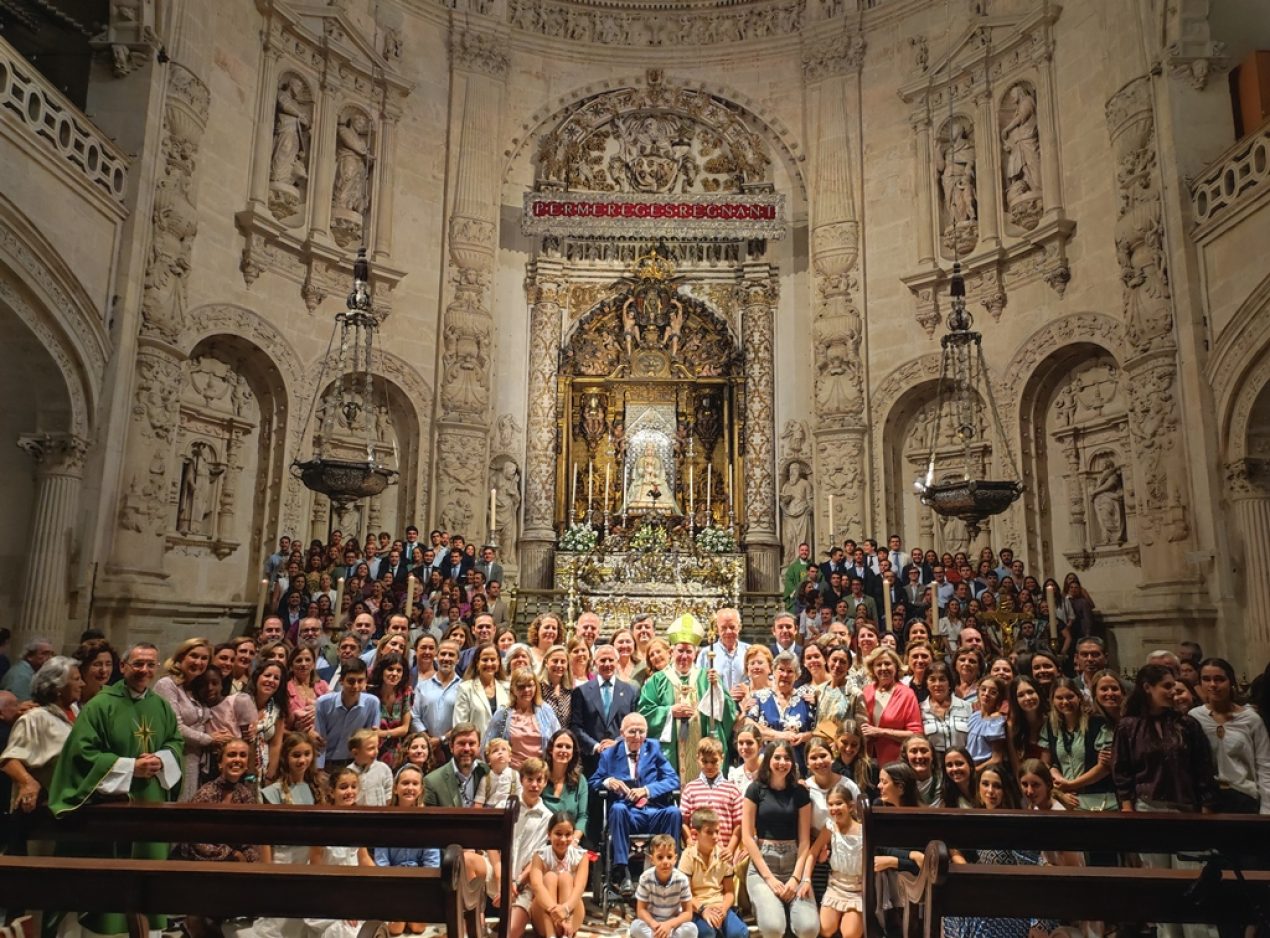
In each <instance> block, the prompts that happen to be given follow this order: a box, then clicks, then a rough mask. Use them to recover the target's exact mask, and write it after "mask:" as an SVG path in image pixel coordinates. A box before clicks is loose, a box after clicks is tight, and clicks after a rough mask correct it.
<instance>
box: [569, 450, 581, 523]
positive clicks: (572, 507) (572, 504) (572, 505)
mask: <svg viewBox="0 0 1270 938" xmlns="http://www.w3.org/2000/svg"><path fill="white" fill-rule="evenodd" d="M579 471H580V470H579V468H578V464H577V463H576V462H575V463H574V464H573V496H572V497H571V498H570V499H569V515H570V517H572V515H573V513H574V512H575V511H577V510H578V475H579Z"/></svg>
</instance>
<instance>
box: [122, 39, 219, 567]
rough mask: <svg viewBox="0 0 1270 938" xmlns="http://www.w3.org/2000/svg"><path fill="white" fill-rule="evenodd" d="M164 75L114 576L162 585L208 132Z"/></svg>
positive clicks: (186, 88)
mask: <svg viewBox="0 0 1270 938" xmlns="http://www.w3.org/2000/svg"><path fill="white" fill-rule="evenodd" d="M167 68H168V83H167V95H166V97H165V99H164V106H163V136H162V146H161V149H160V153H159V166H160V169H159V172H158V175H157V179H158V181H157V183H156V186H155V193H154V207H153V210H152V212H151V230H150V247H149V251H148V257H147V261H146V271H145V279H144V285H143V293H142V298H141V325H140V329H139V336H138V341H137V360H136V371H135V384H134V388H135V390H134V398H133V403H132V419H131V421H130V422H129V426H128V441H127V444H126V466H127V468H125V469H124V479H123V496H122V498H121V499H120V506H119V518H118V533H117V537H116V543H115V551H114V558H115V559H114V562H113V563H112V565H111V566H112V569H113V570H114V571H115V572H119V573H125V574H130V575H137V576H141V577H160V578H161V577H162V576H163V572H162V571H163V556H164V552H165V544H164V541H163V535H164V534H165V533H166V532H167V531H170V530H172V529H173V528H174V527H175V520H176V519H175V515H174V514H173V506H174V492H175V488H176V485H177V484H178V481H179V480H178V478H177V475H176V467H177V465H178V464H177V460H176V458H175V453H174V451H173V446H174V443H175V440H176V431H177V423H178V420H179V409H178V401H179V398H180V393H181V384H182V381H183V380H184V376H183V373H182V368H181V364H182V362H183V361H184V359H185V355H184V353H183V352H182V351H181V349H180V342H181V339H182V335H183V333H184V330H185V326H186V319H185V308H186V290H187V280H188V278H189V271H190V254H191V252H192V250H193V247H194V238H195V236H196V235H197V233H198V209H197V206H196V202H197V177H196V175H195V168H196V166H197V159H198V150H199V143H200V142H201V140H202V137H203V130H204V128H205V127H206V126H207V114H208V107H209V104H210V98H209V94H208V90H207V86H206V85H204V84H203V82H202V81H201V80H200V79H199V78H198V77H197V76H196V75H195V74H194V73H193V72H191V71H190V70H189V69H187V68H185V67H184V66H183V65H181V64H179V63H177V62H171V63H169V65H168V66H167Z"/></svg>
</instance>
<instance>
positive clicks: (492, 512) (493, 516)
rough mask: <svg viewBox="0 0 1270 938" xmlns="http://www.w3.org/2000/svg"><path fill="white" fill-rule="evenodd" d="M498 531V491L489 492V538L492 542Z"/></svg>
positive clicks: (491, 490)
mask: <svg viewBox="0 0 1270 938" xmlns="http://www.w3.org/2000/svg"><path fill="white" fill-rule="evenodd" d="M497 530H498V489H490V490H489V536H490V539H491V540H492V539H493V537H494V532H495V531H497Z"/></svg>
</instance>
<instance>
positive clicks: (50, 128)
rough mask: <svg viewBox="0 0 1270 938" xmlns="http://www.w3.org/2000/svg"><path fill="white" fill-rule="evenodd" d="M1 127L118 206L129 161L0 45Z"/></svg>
mask: <svg viewBox="0 0 1270 938" xmlns="http://www.w3.org/2000/svg"><path fill="white" fill-rule="evenodd" d="M0 125H2V126H4V127H7V128H11V129H13V130H16V131H17V132H18V133H20V134H22V135H23V136H24V137H25V138H26V140H27V141H28V142H30V143H32V144H34V146H35V147H36V148H38V149H39V150H42V151H43V152H44V153H45V154H47V155H48V156H49V157H51V158H52V159H54V160H57V161H58V162H60V163H61V165H62V166H64V167H66V168H69V169H70V171H71V172H72V173H73V174H75V175H77V176H78V177H80V178H81V179H83V181H84V182H85V183H86V184H87V185H88V186H89V187H91V188H93V189H94V190H97V191H100V192H103V193H105V194H106V195H107V196H108V197H109V198H110V199H111V200H113V201H115V202H118V203H122V202H123V201H124V194H125V190H126V189H127V185H128V157H127V156H126V155H125V154H124V152H123V151H122V150H121V149H119V148H118V147H117V146H116V145H115V144H114V143H113V142H112V141H110V140H109V139H107V138H106V137H105V135H103V134H102V133H101V132H100V131H99V130H98V129H97V128H96V127H94V126H93V124H92V122H91V121H90V120H89V119H88V118H87V117H85V116H84V115H83V113H81V112H80V110H79V109H78V108H76V107H75V105H73V104H72V103H71V102H70V101H68V100H67V99H66V98H65V96H63V95H62V93H61V92H60V91H58V90H57V89H56V88H54V87H53V85H52V84H50V83H49V82H48V80H47V79H45V77H44V76H43V75H41V74H40V73H39V72H38V71H37V70H36V69H35V68H34V67H33V66H32V65H31V64H30V63H29V62H27V61H26V60H25V59H24V58H22V56H21V55H19V54H18V52H17V50H15V49H14V48H13V46H11V45H9V44H8V43H7V42H5V41H4V40H3V39H0Z"/></svg>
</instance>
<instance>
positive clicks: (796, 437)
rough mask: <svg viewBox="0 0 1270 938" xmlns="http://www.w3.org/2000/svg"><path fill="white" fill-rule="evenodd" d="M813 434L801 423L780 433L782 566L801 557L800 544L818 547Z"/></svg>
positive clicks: (792, 422)
mask: <svg viewBox="0 0 1270 938" xmlns="http://www.w3.org/2000/svg"><path fill="white" fill-rule="evenodd" d="M810 439H811V437H810V433H809V431H808V429H807V424H806V422H805V421H802V420H789V421H786V423H785V429H784V430H783V431H782V432H781V458H780V463H779V464H778V467H777V471H778V472H779V475H780V489H779V491H778V492H777V501H778V503H779V505H780V514H781V563H782V564H787V563H789V562H790V561H791V560H793V559H794V558H795V557H797V556H798V545H799V544H801V543H803V542H806V543H807V544H810V545H812V546H813V547H814V546H815V544H816V541H815V533H814V520H813V519H814V517H815V510H816V491H815V487H814V486H813V484H812V478H813V476H812V452H811V448H810Z"/></svg>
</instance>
